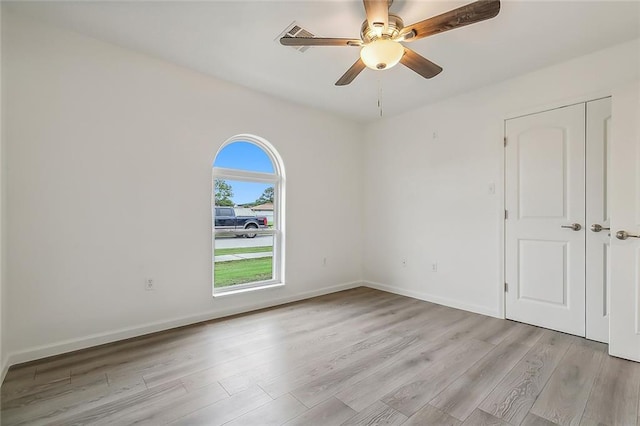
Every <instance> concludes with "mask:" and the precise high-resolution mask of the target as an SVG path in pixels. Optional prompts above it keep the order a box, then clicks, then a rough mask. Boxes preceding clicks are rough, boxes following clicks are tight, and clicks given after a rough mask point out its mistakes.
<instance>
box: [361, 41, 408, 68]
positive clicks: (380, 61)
mask: <svg viewBox="0 0 640 426" xmlns="http://www.w3.org/2000/svg"><path fill="white" fill-rule="evenodd" d="M403 54H404V46H402V45H401V44H400V43H398V42H397V41H393V40H390V39H387V38H381V39H376V40H373V41H372V42H371V43H367V44H365V45H364V46H363V47H362V49H361V50H360V58H361V59H362V62H364V64H365V65H366V66H367V68H371V69H372V70H384V69H388V68H391V67H393V66H395V65H397V64H398V62H400V59H401V58H402V55H403Z"/></svg>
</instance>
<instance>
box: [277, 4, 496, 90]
mask: <svg viewBox="0 0 640 426" xmlns="http://www.w3.org/2000/svg"><path fill="white" fill-rule="evenodd" d="M363 2H364V9H365V12H366V15H367V19H366V20H365V21H364V22H363V23H362V28H361V30H360V39H348V38H321V37H289V36H285V37H282V38H281V39H280V43H281V44H283V45H284V46H352V47H360V48H361V49H360V58H359V59H358V60H357V61H356V62H355V63H354V64H353V65H352V66H351V68H349V69H348V70H347V72H346V73H344V75H343V76H342V77H340V79H338V81H337V82H336V86H345V85H347V84H349V83H351V82H352V81H353V79H354V78H356V77H357V76H358V74H360V72H362V70H364V69H365V67H368V68H371V69H374V70H384V69H388V68H391V67H393V66H395V65H396V64H397V63H398V62H399V63H401V64H402V65H404V66H406V67H407V68H410V69H412V70H413V71H415V72H417V73H418V74H420V75H421V76H423V77H424V78H432V77H435V76H436V75H438V74H440V72H441V71H442V68H441V67H440V66H439V65H437V64H434V63H433V62H431V61H430V60H428V59H427V58H425V57H423V56H420V55H419V54H418V53H416V52H414V51H413V50H411V49H409V48H408V47H406V46H404V45H403V44H401V42H412V41H415V40H419V39H421V38H424V37H428V36H430V35H433V34H438V33H442V32H445V31H449V30H452V29H455V28H458V27H464V26H465V25H469V24H474V23H476V22H480V21H484V20H486V19H491V18H493V17H494V16H496V15H497V14H498V12H500V0H478V1H476V2H473V3H470V4H467V5H465V6H462V7H459V8H457V9H453V10H451V11H449V12H446V13H443V14H441V15H438V16H434V17H432V18H428V19H425V20H424V21H420V22H417V23H415V24H412V25H409V26H407V27H405V26H404V23H403V22H402V19H401V18H400V17H399V16H397V15H393V14H390V13H389V6H391V4H392V3H393V0H363Z"/></svg>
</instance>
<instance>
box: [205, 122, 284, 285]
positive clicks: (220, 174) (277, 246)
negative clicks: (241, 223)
mask: <svg viewBox="0 0 640 426" xmlns="http://www.w3.org/2000/svg"><path fill="white" fill-rule="evenodd" d="M234 142H250V143H253V144H254V145H256V146H258V147H259V148H260V149H262V150H263V151H264V152H265V153H266V154H267V156H268V157H269V159H270V160H271V163H272V164H273V167H274V173H263V172H253V171H248V170H239V169H227V168H222V167H213V168H212V179H211V182H215V179H229V180H240V181H245V182H260V183H271V184H273V189H274V191H273V192H274V197H273V229H270V230H261V231H260V233H261V234H262V233H265V234H268V235H273V279H271V280H266V281H254V282H251V283H246V284H238V285H234V286H229V287H222V288H217V289H216V288H215V256H214V254H215V244H216V243H215V217H213V216H212V218H213V220H212V221H211V231H212V233H211V235H212V236H213V238H212V256H211V259H212V262H211V266H212V268H211V269H212V271H211V277H212V282H211V289H212V294H213V297H219V296H228V295H232V294H243V293H246V292H249V291H253V290H260V289H268V288H278V287H284V285H285V279H284V271H285V255H284V253H285V238H284V236H285V230H284V228H285V220H284V217H285V209H284V206H285V174H284V166H283V163H282V158H281V157H280V155H279V154H278V152H277V151H276V150H275V148H274V147H273V145H271V144H270V143H269V142H268V141H266V140H265V139H263V138H260V137H258V136H255V135H247V134H242V135H236V136H234V137H232V138H230V139H228V140H227V141H226V142H225V143H223V144H222V145H221V146H220V148H219V149H218V152H217V153H216V155H215V157H214V161H215V159H216V158H217V157H218V154H220V152H221V151H222V150H223V149H224V148H225V147H226V146H227V145H229V144H232V143H234ZM211 192H212V193H211V197H212V200H211V205H212V206H213V205H215V189H214V190H213V191H211ZM214 214H215V212H214ZM239 233H240V234H242V233H247V234H252V233H255V230H254V231H246V232H245V231H241V232H239Z"/></svg>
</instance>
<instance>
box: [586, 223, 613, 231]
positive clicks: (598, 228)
mask: <svg viewBox="0 0 640 426" xmlns="http://www.w3.org/2000/svg"><path fill="white" fill-rule="evenodd" d="M603 229H604V230H606V231H608V230H609V229H610V228H605V227H603V226H602V225H600V224H599V223H594V224H593V225H591V230H592V231H593V232H600V231H602V230H603Z"/></svg>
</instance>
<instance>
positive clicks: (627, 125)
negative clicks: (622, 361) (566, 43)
mask: <svg viewBox="0 0 640 426" xmlns="http://www.w3.org/2000/svg"><path fill="white" fill-rule="evenodd" d="M639 123H640V85H638V83H636V84H634V85H632V86H631V87H628V88H626V89H625V90H620V91H617V92H615V93H614V94H613V126H612V138H611V140H612V144H611V165H612V167H611V171H610V173H609V178H610V180H609V181H610V182H611V185H610V188H611V195H610V198H609V199H610V201H611V228H612V229H611V232H612V236H617V235H618V233H620V235H619V236H620V238H624V237H625V235H624V234H622V232H626V233H627V234H630V235H640V183H639V178H640V166H639V164H640V155H639V153H640V129H639V126H640V124H639ZM630 235H627V238H626V239H618V238H612V239H611V289H610V295H611V302H610V306H611V307H612V309H611V312H610V313H609V353H610V354H611V355H615V356H619V357H622V358H627V359H632V360H635V361H640V239H638V238H636V237H632V236H630Z"/></svg>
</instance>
